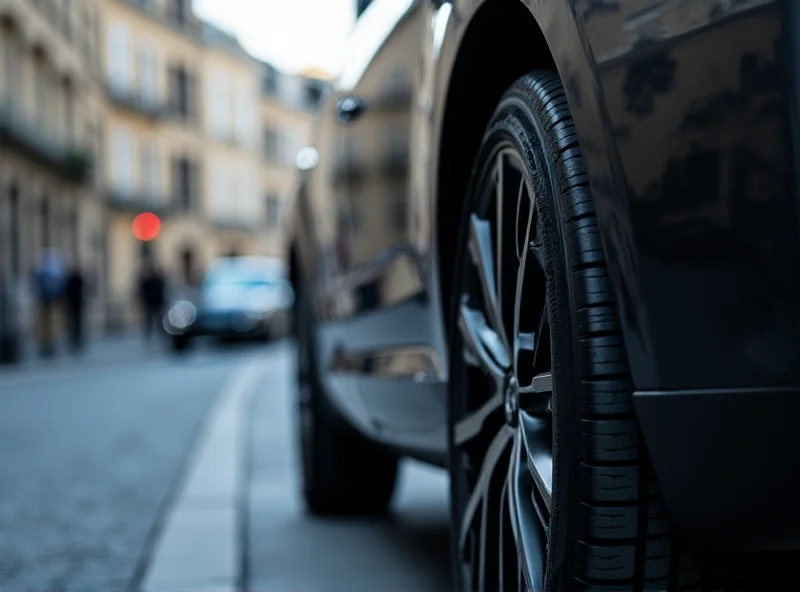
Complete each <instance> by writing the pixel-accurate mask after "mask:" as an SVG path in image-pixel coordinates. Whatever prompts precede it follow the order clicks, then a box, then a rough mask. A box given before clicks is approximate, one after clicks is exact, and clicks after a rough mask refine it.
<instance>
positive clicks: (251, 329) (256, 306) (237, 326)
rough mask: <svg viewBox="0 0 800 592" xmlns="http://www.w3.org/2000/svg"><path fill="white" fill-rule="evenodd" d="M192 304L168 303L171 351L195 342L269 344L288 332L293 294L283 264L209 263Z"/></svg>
mask: <svg viewBox="0 0 800 592" xmlns="http://www.w3.org/2000/svg"><path fill="white" fill-rule="evenodd" d="M195 300H196V301H192V300H188V299H181V300H177V301H175V302H173V303H172V304H171V306H170V307H169V310H168V311H167V313H166V314H165V315H164V328H165V329H166V331H167V332H168V333H169V334H170V335H171V337H172V344H173V348H174V349H176V350H179V351H180V350H183V349H185V348H186V346H187V345H188V344H189V342H190V340H191V339H193V338H195V337H200V336H214V337H219V338H237V339H240V338H251V339H253V338H259V339H263V340H269V339H270V338H271V337H273V336H277V335H282V334H284V333H286V332H287V331H288V318H289V314H290V311H291V307H292V300H293V292H292V288H291V285H290V284H289V281H288V278H287V275H286V266H285V264H284V262H283V261H281V260H280V259H275V258H266V257H227V258H221V259H218V260H217V261H215V262H214V264H213V265H212V266H211V268H210V269H209V271H208V273H207V274H206V276H205V278H204V280H203V284H202V287H201V289H200V291H199V295H198V297H197V298H196V299H195Z"/></svg>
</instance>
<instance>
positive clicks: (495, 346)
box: [458, 304, 510, 379]
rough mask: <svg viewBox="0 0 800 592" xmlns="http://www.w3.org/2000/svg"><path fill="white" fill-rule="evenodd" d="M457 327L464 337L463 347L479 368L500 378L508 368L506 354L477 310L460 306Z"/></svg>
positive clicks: (497, 338) (496, 336) (463, 305)
mask: <svg viewBox="0 0 800 592" xmlns="http://www.w3.org/2000/svg"><path fill="white" fill-rule="evenodd" d="M458 326H459V329H460V330H461V334H462V335H463V337H464V345H465V346H466V347H467V348H468V349H469V350H471V353H472V354H473V357H474V358H475V359H477V361H478V363H479V365H480V366H481V368H483V369H484V370H485V371H486V372H487V373H488V374H489V375H491V376H494V377H495V378H498V379H500V378H502V377H503V376H504V373H505V370H506V369H507V368H508V367H509V366H510V363H509V359H508V352H507V350H506V348H505V347H504V346H503V343H502V342H501V341H500V338H499V337H498V335H497V333H495V332H494V331H493V330H492V329H491V328H489V325H488V324H487V322H486V318H485V317H484V316H483V313H481V312H480V311H478V310H475V309H474V308H470V307H468V306H467V305H466V304H462V305H461V309H460V310H459V318H458Z"/></svg>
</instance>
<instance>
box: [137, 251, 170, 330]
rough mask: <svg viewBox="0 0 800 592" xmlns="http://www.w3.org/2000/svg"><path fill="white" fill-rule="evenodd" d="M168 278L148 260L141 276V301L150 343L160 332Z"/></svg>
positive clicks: (145, 328)
mask: <svg viewBox="0 0 800 592" xmlns="http://www.w3.org/2000/svg"><path fill="white" fill-rule="evenodd" d="M166 283H167V282H166V278H165V277H164V274H163V273H162V272H161V270H160V269H159V267H158V265H157V264H156V263H155V262H154V261H153V260H152V259H146V260H145V262H144V265H143V267H142V271H141V274H140V276H139V286H138V288H139V301H140V303H141V306H142V315H143V322H144V334H145V338H146V339H147V340H148V341H150V340H151V339H152V336H153V329H154V328H155V330H156V331H157V330H158V327H159V325H160V323H161V315H162V314H163V310H164V305H165V304H166Z"/></svg>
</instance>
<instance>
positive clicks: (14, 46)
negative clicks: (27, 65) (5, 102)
mask: <svg viewBox="0 0 800 592" xmlns="http://www.w3.org/2000/svg"><path fill="white" fill-rule="evenodd" d="M4 49H5V54H6V55H5V58H6V59H5V67H6V68H5V69H6V72H5V74H6V78H5V87H6V88H5V93H4V94H5V97H8V99H9V100H10V106H11V108H12V109H14V108H15V107H16V106H17V105H18V104H19V103H20V102H21V100H22V99H21V96H20V95H21V90H22V84H21V79H22V68H21V66H20V64H21V59H20V54H21V51H20V38H19V37H18V36H17V35H15V34H13V33H11V32H10V31H8V29H6V31H5V47H4ZM5 97H4V98H5Z"/></svg>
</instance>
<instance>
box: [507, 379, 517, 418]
mask: <svg viewBox="0 0 800 592" xmlns="http://www.w3.org/2000/svg"><path fill="white" fill-rule="evenodd" d="M504 406H505V412H506V423H507V424H508V425H509V426H511V427H512V428H515V427H517V422H518V421H519V385H518V384H517V379H516V378H514V377H513V376H512V377H511V378H510V379H509V381H508V386H507V387H506V397H505V404H504Z"/></svg>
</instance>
